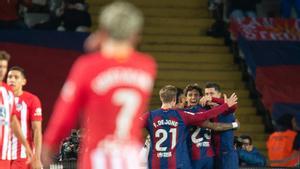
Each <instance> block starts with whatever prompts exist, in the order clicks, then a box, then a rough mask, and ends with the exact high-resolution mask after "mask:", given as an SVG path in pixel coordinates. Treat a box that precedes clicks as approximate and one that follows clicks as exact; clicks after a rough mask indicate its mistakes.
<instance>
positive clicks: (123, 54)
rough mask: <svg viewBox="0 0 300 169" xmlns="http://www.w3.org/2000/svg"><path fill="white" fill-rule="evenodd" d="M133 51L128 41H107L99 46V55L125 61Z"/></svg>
mask: <svg viewBox="0 0 300 169" xmlns="http://www.w3.org/2000/svg"><path fill="white" fill-rule="evenodd" d="M133 51H134V48H133V46H132V45H131V44H130V43H129V42H128V41H115V40H111V39H110V40H107V41H105V42H104V43H103V44H102V46H101V53H102V54H103V55H104V57H107V58H116V59H126V58H127V57H129V56H130V54H131V53H132V52H133Z"/></svg>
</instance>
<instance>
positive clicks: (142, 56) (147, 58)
mask: <svg viewBox="0 0 300 169" xmlns="http://www.w3.org/2000/svg"><path fill="white" fill-rule="evenodd" d="M134 56H135V57H134V59H138V60H139V61H140V62H142V63H146V64H147V65H148V66H151V65H152V66H154V67H156V61H155V59H154V58H153V57H152V56H151V55H149V54H147V53H142V52H138V51H135V52H134Z"/></svg>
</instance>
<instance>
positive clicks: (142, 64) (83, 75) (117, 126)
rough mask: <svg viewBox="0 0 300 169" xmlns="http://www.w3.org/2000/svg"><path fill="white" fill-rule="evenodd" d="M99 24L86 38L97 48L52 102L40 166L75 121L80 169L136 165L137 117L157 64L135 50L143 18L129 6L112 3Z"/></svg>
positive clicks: (79, 63)
mask: <svg viewBox="0 0 300 169" xmlns="http://www.w3.org/2000/svg"><path fill="white" fill-rule="evenodd" d="M99 22H100V30H99V31H97V33H96V34H93V36H92V38H90V39H89V40H91V39H92V40H95V39H93V38H98V39H99V40H100V39H101V40H100V41H97V40H96V41H95V42H100V43H99V46H96V47H95V48H99V50H98V51H97V52H95V53H91V54H87V55H85V56H84V57H80V58H79V59H78V60H77V61H76V62H75V64H74V65H73V67H72V69H71V72H70V74H69V76H68V78H67V80H66V82H65V84H64V87H63V89H62V92H61V94H60V97H59V99H58V101H57V103H56V106H55V109H54V112H53V114H52V117H51V120H50V122H49V125H48V128H47V130H46V132H45V137H44V140H45V144H44V149H43V153H44V154H43V158H44V160H45V164H49V162H50V159H49V158H50V157H51V154H53V153H54V152H55V151H57V148H58V145H59V143H60V141H61V140H62V139H63V138H65V137H66V136H67V134H68V133H69V132H70V130H71V128H73V127H74V126H75V124H76V122H77V121H78V120H79V118H80V119H82V120H81V124H82V127H83V128H84V133H83V137H82V142H81V148H80V151H81V152H80V153H79V168H80V169H91V168H93V169H96V168H97V169H106V168H115V169H122V168H126V169H127V168H128V169H135V168H138V167H139V160H137V158H136V157H138V153H139V150H140V148H141V147H142V145H141V142H140V139H141V128H140V126H141V121H140V120H139V119H138V117H139V116H140V115H141V114H140V113H142V112H145V111H146V108H147V104H148V101H149V97H150V94H151V92H152V88H153V83H154V78H155V76H156V63H155V61H154V60H153V59H152V58H151V57H149V56H147V55H145V54H142V53H139V52H137V51H135V49H134V46H135V44H136V42H137V39H138V34H139V32H140V31H141V28H142V25H143V17H142V14H141V12H140V11H139V10H138V9H137V8H135V7H134V6H133V5H131V4H129V3H126V2H115V3H112V4H111V5H108V6H106V7H105V8H104V10H103V11H102V13H101V16H100V17H99ZM87 44H89V43H87ZM100 46H101V47H100Z"/></svg>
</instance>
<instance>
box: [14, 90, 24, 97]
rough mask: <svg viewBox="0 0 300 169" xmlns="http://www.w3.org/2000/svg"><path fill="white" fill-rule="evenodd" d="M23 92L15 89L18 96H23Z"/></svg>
mask: <svg viewBox="0 0 300 169" xmlns="http://www.w3.org/2000/svg"><path fill="white" fill-rule="evenodd" d="M22 94H23V90H16V91H14V95H15V96H17V97H19V96H21V95H22Z"/></svg>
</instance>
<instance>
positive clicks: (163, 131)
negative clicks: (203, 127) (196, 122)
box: [147, 109, 191, 169]
mask: <svg viewBox="0 0 300 169" xmlns="http://www.w3.org/2000/svg"><path fill="white" fill-rule="evenodd" d="M147 130H148V131H149V134H150V137H151V145H150V152H149V157H148V164H149V168H150V169H189V168H191V163H190V157H189V153H188V147H187V142H186V141H187V134H188V127H187V126H186V124H185V123H184V120H183V119H182V117H181V116H180V113H179V110H175V109H166V110H164V109H157V110H154V111H151V112H150V113H149V117H148V120H147Z"/></svg>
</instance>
